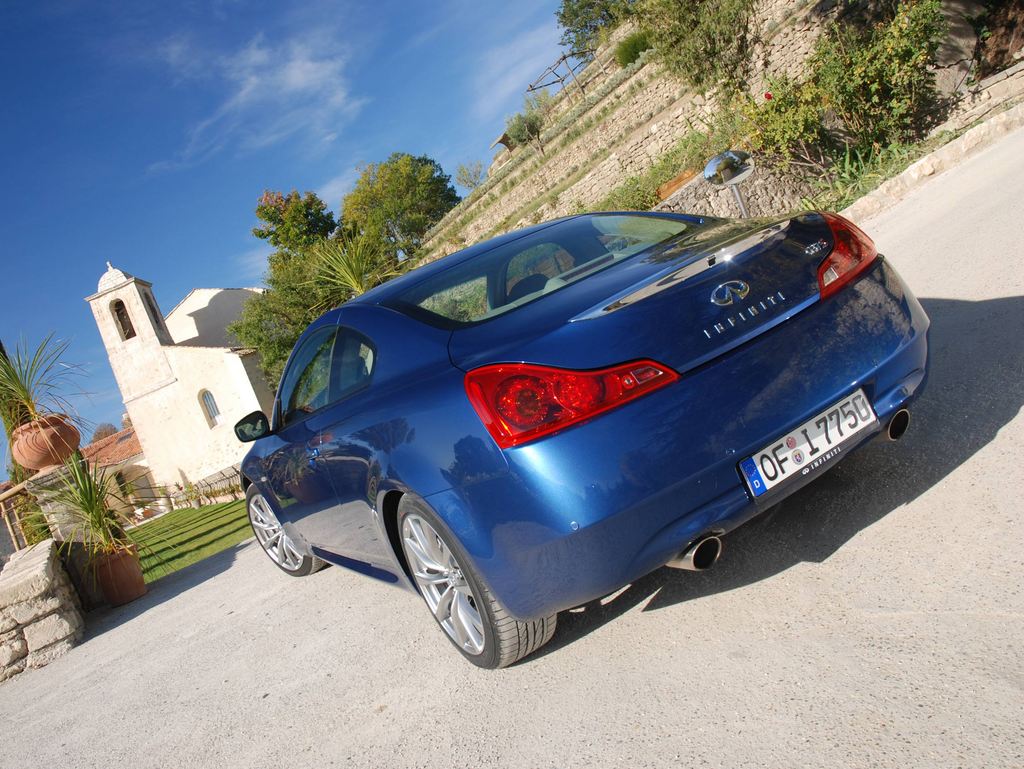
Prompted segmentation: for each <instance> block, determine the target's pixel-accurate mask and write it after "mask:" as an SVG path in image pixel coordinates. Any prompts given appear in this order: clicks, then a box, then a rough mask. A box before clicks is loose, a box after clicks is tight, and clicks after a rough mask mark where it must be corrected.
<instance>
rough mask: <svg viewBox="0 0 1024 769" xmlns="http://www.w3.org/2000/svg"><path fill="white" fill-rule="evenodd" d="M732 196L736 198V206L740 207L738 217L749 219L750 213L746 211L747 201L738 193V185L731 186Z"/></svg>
mask: <svg viewBox="0 0 1024 769" xmlns="http://www.w3.org/2000/svg"><path fill="white" fill-rule="evenodd" d="M732 194H733V196H734V197H735V198H736V205H738V206H739V207H740V216H742V217H743V218H744V219H749V218H750V212H749V211H748V210H747V201H746V200H744V199H743V193H742V192H740V185H738V184H734V185H732Z"/></svg>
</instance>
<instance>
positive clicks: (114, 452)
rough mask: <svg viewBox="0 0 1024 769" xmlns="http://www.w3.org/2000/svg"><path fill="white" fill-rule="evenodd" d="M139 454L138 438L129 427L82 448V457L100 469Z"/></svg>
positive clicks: (140, 447) (140, 448)
mask: <svg viewBox="0 0 1024 769" xmlns="http://www.w3.org/2000/svg"><path fill="white" fill-rule="evenodd" d="M141 453H142V445H141V444H140V443H139V437H138V436H137V435H136V434H135V430H134V429H132V428H131V427H129V428H128V429H127V430H122V431H121V432H119V433H114V434H113V435H108V436H107V437H106V438H101V439H100V440H98V441H94V442H92V443H90V444H89V445H88V446H83V447H82V456H84V457H85V458H86V459H88V460H89V462H90V463H92V464H98V465H99V466H100V467H105V466H108V465H116V464H120V463H121V462H124V461H125V460H127V459H131V458H132V457H134V456H138V455H139V454H141Z"/></svg>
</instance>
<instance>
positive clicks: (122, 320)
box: [110, 299, 135, 339]
mask: <svg viewBox="0 0 1024 769" xmlns="http://www.w3.org/2000/svg"><path fill="white" fill-rule="evenodd" d="M110 314H111V315H113V316H114V323H116V324H117V332H118V333H119V334H120V335H121V339H131V338H132V337H133V336H135V327H134V326H133V325H132V319H131V318H130V317H129V315H128V308H127V307H125V306H124V302H122V301H121V300H120V299H115V300H114V301H113V302H111V303H110Z"/></svg>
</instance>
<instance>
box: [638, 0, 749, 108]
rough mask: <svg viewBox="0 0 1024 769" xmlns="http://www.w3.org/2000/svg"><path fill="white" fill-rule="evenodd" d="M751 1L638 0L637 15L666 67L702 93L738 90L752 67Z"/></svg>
mask: <svg viewBox="0 0 1024 769" xmlns="http://www.w3.org/2000/svg"><path fill="white" fill-rule="evenodd" d="M753 10H754V0H703V2H685V3H681V2H679V0H642V2H640V3H639V4H638V5H637V9H636V16H637V19H638V21H639V23H640V26H641V28H642V29H644V30H646V31H647V32H648V34H649V35H650V41H651V43H652V44H653V45H654V48H655V50H656V51H657V54H658V56H659V58H661V60H662V61H663V62H664V63H665V66H666V68H667V69H669V70H670V71H671V72H674V73H675V74H676V75H677V76H679V77H680V78H682V79H683V80H685V81H686V82H687V83H689V84H690V85H692V86H694V87H695V88H698V89H700V90H706V89H709V88H714V87H717V86H722V87H724V88H725V90H729V91H739V90H740V88H741V85H742V83H743V81H744V78H745V76H746V74H747V72H748V70H749V68H750V49H751V46H752V44H753V42H754V37H753V32H752V30H753V21H754V14H753Z"/></svg>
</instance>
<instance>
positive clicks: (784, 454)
mask: <svg viewBox="0 0 1024 769" xmlns="http://www.w3.org/2000/svg"><path fill="white" fill-rule="evenodd" d="M877 421H878V420H877V418H876V417H875V412H874V411H873V410H872V409H871V404H870V403H868V399H867V396H865V395H864V392H863V390H857V392H855V393H853V394H852V395H850V396H848V397H846V398H844V399H843V400H841V401H839V402H838V403H836V404H834V405H833V406H830V407H829V408H827V409H826V410H825V411H822V412H821V413H820V414H818V415H816V416H814V417H812V418H811V419H808V420H807V421H806V422H804V423H803V424H802V425H800V426H799V427H797V428H796V429H795V430H792V431H790V432H789V433H787V434H786V435H783V436H782V437H781V438H779V439H778V440H775V441H773V442H772V443H770V444H769V445H767V446H765V447H764V448H763V449H761V450H760V451H758V452H757V453H756V454H754V455H752V456H749V457H747V458H746V459H744V460H743V461H742V462H740V471H741V472H742V473H743V478H744V479H745V480H746V482H747V487H748V488H749V489H750V493H751V494H753V495H754V496H755V497H759V496H761V495H762V494H764V493H765V492H767V491H768V490H770V489H773V488H774V487H776V486H778V485H779V484H780V483H782V482H783V481H787V480H789V479H790V478H795V477H797V476H800V475H804V474H806V473H809V472H811V471H812V470H817V469H819V468H821V467H822V466H823V465H825V464H826V463H828V462H830V461H831V460H833V459H836V458H837V457H838V456H839V454H840V452H841V451H842V447H843V444H845V443H846V442H847V441H849V439H850V438H852V437H853V436H854V435H856V434H857V433H859V432H861V431H862V430H866V429H868V428H869V427H871V425H873V424H875V423H876V422H877Z"/></svg>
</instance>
